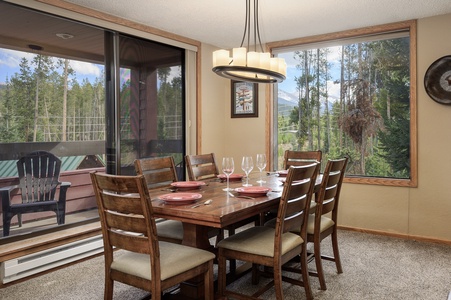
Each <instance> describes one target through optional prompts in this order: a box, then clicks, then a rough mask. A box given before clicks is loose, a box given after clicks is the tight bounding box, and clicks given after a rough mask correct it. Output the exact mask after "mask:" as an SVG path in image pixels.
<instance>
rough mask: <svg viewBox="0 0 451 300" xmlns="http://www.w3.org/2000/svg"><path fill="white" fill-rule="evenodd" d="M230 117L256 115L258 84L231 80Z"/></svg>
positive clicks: (252, 116) (253, 116)
mask: <svg viewBox="0 0 451 300" xmlns="http://www.w3.org/2000/svg"><path fill="white" fill-rule="evenodd" d="M231 117H232V118H255V117H258V84H257V83H251V82H245V81H235V80H232V82H231Z"/></svg>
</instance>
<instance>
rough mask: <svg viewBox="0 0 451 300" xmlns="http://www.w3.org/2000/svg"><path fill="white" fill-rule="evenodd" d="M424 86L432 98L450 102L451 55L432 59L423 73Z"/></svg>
mask: <svg viewBox="0 0 451 300" xmlns="http://www.w3.org/2000/svg"><path fill="white" fill-rule="evenodd" d="M424 87H425V89H426V92H427V93H428V95H429V96H430V97H431V98H432V100H434V101H436V102H438V103H440V104H451V55H447V56H443V57H441V58H439V59H437V60H436V61H434V62H433V63H432V64H431V65H430V66H429V68H428V69H427V71H426V74H425V75H424Z"/></svg>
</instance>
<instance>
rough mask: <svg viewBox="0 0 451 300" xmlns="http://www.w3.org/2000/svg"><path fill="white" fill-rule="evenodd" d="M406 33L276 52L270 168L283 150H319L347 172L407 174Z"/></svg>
mask: <svg viewBox="0 0 451 300" xmlns="http://www.w3.org/2000/svg"><path fill="white" fill-rule="evenodd" d="M406 35H407V34H406ZM406 35H405V36H404V37H396V38H393V37H390V38H385V39H378V40H372V41H366V42H365V41H362V42H360V41H359V42H354V43H352V42H349V41H348V42H347V43H346V44H345V43H342V44H340V45H338V46H330V47H324V48H316V47H315V48H306V45H303V47H304V48H302V49H301V48H299V50H290V51H287V52H284V53H281V54H279V56H281V57H283V58H285V60H286V61H287V63H288V76H287V80H285V81H284V82H283V83H281V84H279V85H278V101H277V103H275V105H276V106H277V107H276V111H277V112H278V115H277V129H276V133H275V135H274V136H275V137H277V140H276V141H275V142H276V145H277V149H275V151H276V153H277V160H276V162H275V166H274V167H275V168H276V169H280V168H281V167H282V160H283V154H284V152H285V150H299V151H302V150H318V149H319V150H322V151H323V162H325V161H327V159H333V158H338V157H343V156H348V157H349V158H350V161H349V163H348V170H347V175H348V176H349V175H351V176H352V175H356V176H369V177H371V176H374V177H390V178H409V177H410V132H409V129H410V102H409V101H410V43H409V37H408V36H406Z"/></svg>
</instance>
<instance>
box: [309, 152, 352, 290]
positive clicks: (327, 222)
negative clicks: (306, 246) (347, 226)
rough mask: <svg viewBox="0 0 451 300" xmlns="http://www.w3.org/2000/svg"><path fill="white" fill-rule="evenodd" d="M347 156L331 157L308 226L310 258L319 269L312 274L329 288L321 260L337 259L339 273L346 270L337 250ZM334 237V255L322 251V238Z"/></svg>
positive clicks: (322, 286)
mask: <svg viewBox="0 0 451 300" xmlns="http://www.w3.org/2000/svg"><path fill="white" fill-rule="evenodd" d="M347 163H348V158H342V159H336V160H328V162H327V164H326V167H325V170H324V174H323V178H322V181H321V187H320V190H319V191H318V192H317V193H316V197H315V201H316V208H315V213H314V214H310V216H309V220H308V226H307V241H308V242H309V243H313V254H311V255H309V261H311V260H313V259H314V260H315V265H316V272H315V271H311V272H310V274H311V275H313V276H316V277H318V278H319V282H320V286H321V289H322V290H326V289H327V287H326V280H325V278H324V271H323V267H322V260H328V261H334V262H335V265H336V267H337V272H338V273H343V269H342V266H341V261H340V253H339V251H338V237H337V224H338V222H337V219H338V207H339V200H340V192H341V186H342V183H343V178H344V175H345V170H346V165H347ZM328 236H331V241H332V249H333V256H327V255H324V254H321V241H322V240H323V239H325V238H326V237H328Z"/></svg>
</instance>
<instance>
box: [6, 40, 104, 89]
mask: <svg viewBox="0 0 451 300" xmlns="http://www.w3.org/2000/svg"><path fill="white" fill-rule="evenodd" d="M34 56H35V54H34V53H29V52H22V51H15V50H9V49H4V48H0V84H4V83H5V82H6V79H7V78H11V77H12V76H14V74H16V73H19V71H20V70H19V64H20V60H21V59H22V57H25V58H26V59H27V60H29V61H30V60H32V59H33V57H34ZM70 66H71V67H72V69H73V70H74V71H75V72H76V75H77V77H76V79H77V81H78V82H79V83H81V82H82V81H83V79H85V78H86V79H88V80H89V82H91V83H94V81H95V78H96V77H99V76H103V65H97V64H92V63H88V62H82V61H76V60H71V61H70Z"/></svg>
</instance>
